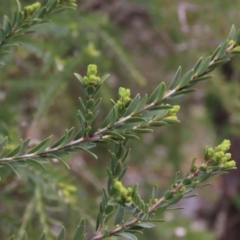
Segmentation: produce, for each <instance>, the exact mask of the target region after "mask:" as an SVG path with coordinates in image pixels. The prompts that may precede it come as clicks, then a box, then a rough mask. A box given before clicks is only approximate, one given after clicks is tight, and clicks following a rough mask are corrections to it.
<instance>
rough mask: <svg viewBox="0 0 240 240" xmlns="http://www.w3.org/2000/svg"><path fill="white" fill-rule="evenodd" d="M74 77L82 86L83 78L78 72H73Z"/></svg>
mask: <svg viewBox="0 0 240 240" xmlns="http://www.w3.org/2000/svg"><path fill="white" fill-rule="evenodd" d="M74 75H75V77H76V78H77V79H78V80H79V81H80V83H81V84H82V85H83V86H84V82H83V78H82V76H81V75H80V74H78V73H74Z"/></svg>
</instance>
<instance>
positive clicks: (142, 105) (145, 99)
mask: <svg viewBox="0 0 240 240" xmlns="http://www.w3.org/2000/svg"><path fill="white" fill-rule="evenodd" d="M146 102H147V94H145V95H144V97H143V98H142V99H141V100H140V102H139V103H138V105H137V106H136V109H135V110H134V112H133V113H134V114H136V113H138V112H139V111H141V110H142V109H143V108H144V106H145V104H146Z"/></svg>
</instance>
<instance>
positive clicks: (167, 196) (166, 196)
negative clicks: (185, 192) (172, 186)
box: [164, 191, 173, 200]
mask: <svg viewBox="0 0 240 240" xmlns="http://www.w3.org/2000/svg"><path fill="white" fill-rule="evenodd" d="M172 196H173V193H172V192H171V191H167V192H165V194H164V198H165V199H166V200H168V199H170V198H172Z"/></svg>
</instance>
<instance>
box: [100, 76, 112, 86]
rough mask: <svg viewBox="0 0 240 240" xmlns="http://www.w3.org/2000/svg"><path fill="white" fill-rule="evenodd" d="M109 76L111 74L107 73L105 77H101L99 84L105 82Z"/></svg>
mask: <svg viewBox="0 0 240 240" xmlns="http://www.w3.org/2000/svg"><path fill="white" fill-rule="evenodd" d="M109 76H110V74H106V75H104V76H103V77H101V79H100V83H99V84H103V83H104V82H105V81H106V80H107V79H108V78H109Z"/></svg>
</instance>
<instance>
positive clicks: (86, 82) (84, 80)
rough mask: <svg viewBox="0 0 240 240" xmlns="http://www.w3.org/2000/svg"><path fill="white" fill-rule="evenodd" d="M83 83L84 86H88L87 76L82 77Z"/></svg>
mask: <svg viewBox="0 0 240 240" xmlns="http://www.w3.org/2000/svg"><path fill="white" fill-rule="evenodd" d="M83 82H84V84H85V85H88V84H89V78H88V77H87V76H84V77H83Z"/></svg>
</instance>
